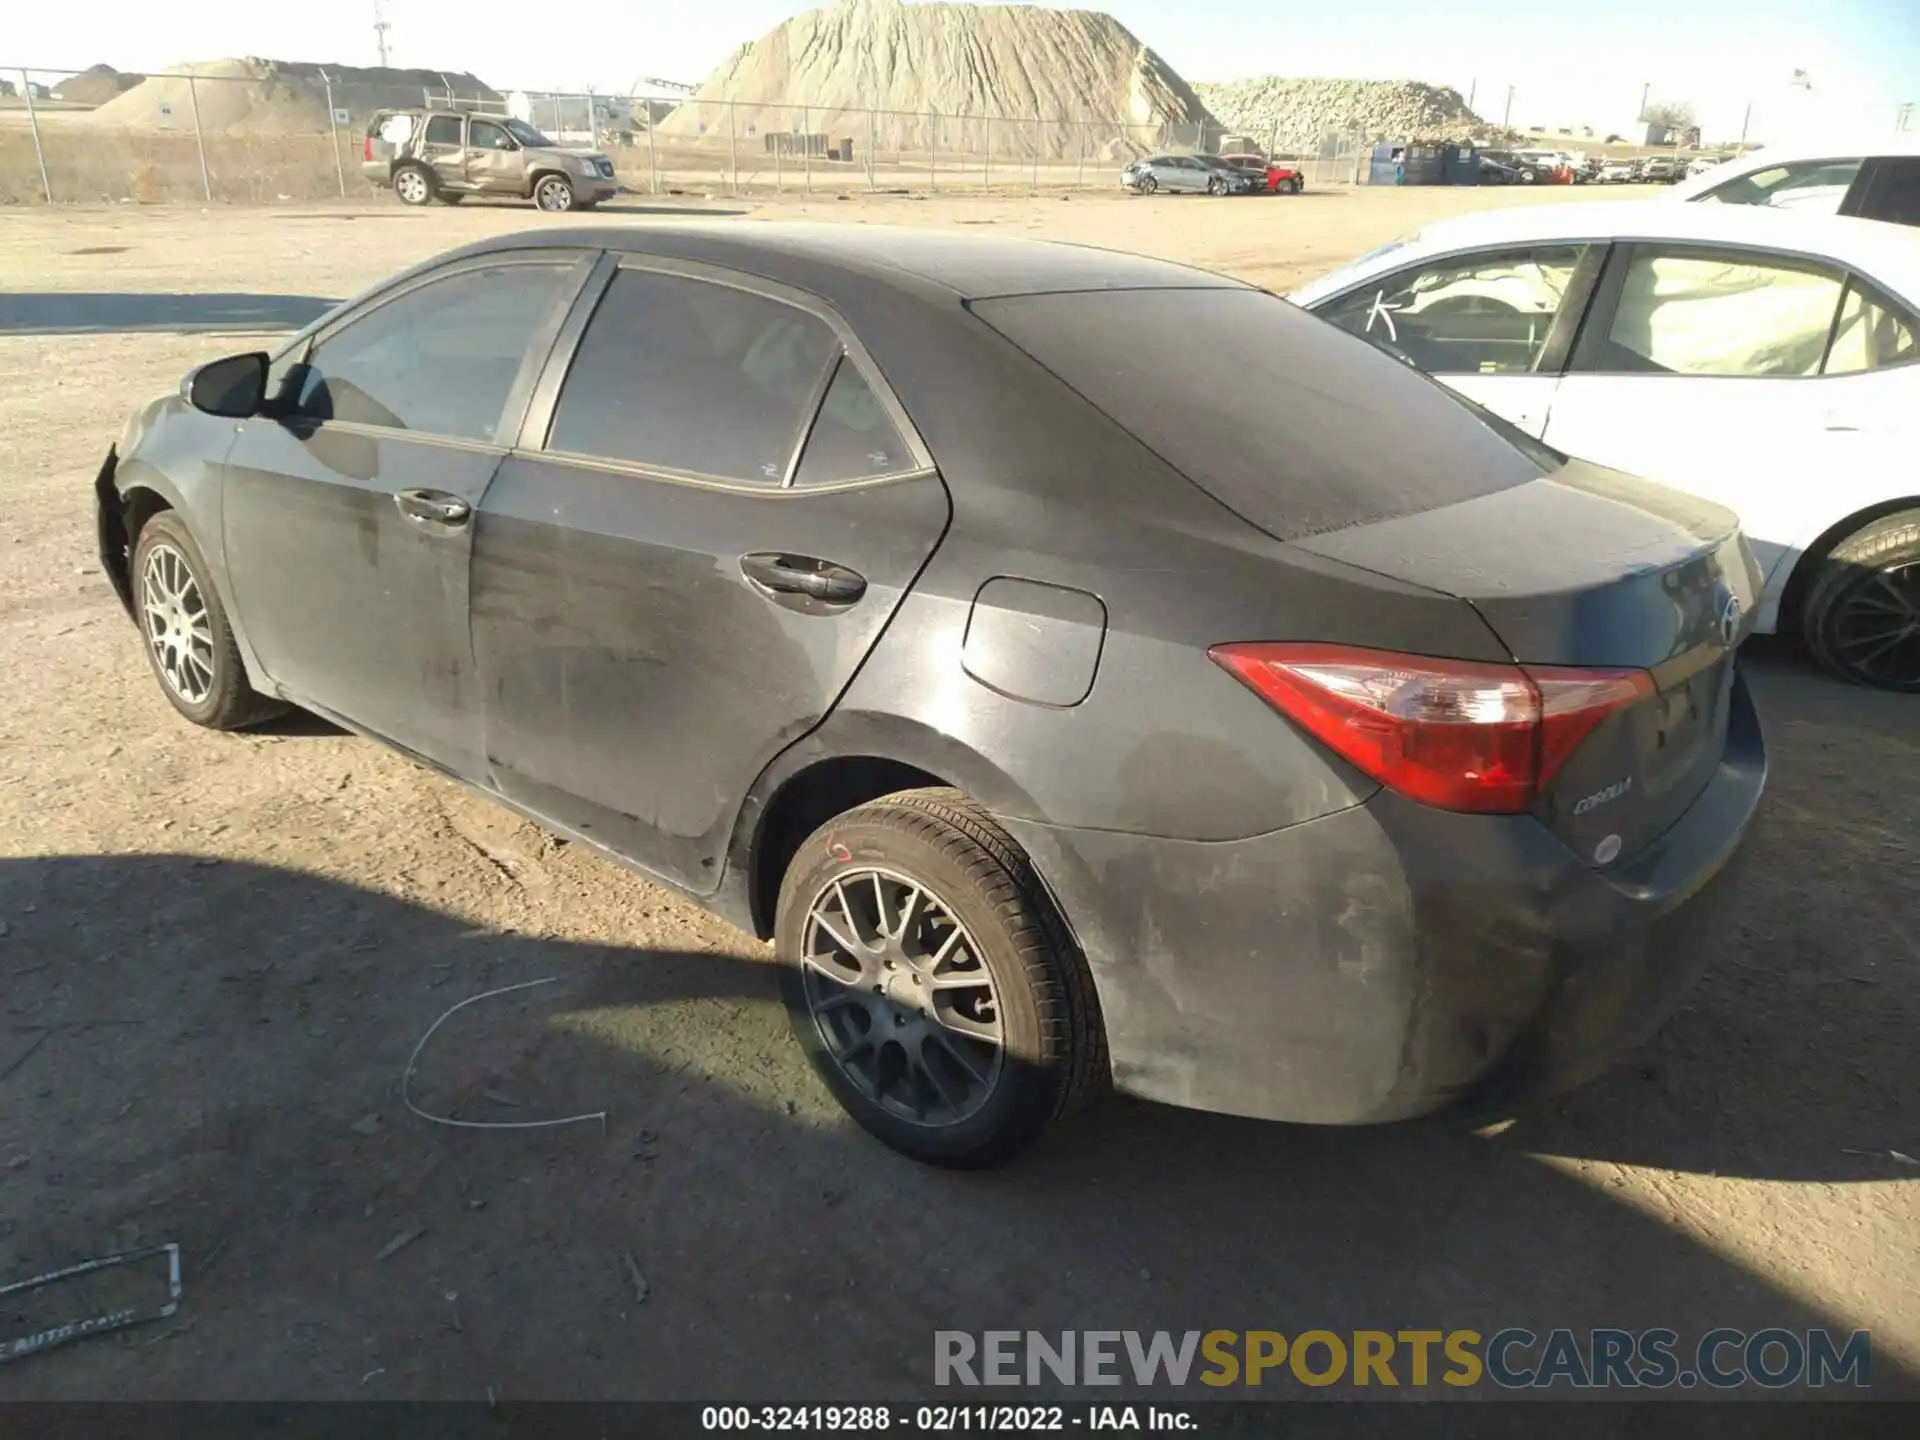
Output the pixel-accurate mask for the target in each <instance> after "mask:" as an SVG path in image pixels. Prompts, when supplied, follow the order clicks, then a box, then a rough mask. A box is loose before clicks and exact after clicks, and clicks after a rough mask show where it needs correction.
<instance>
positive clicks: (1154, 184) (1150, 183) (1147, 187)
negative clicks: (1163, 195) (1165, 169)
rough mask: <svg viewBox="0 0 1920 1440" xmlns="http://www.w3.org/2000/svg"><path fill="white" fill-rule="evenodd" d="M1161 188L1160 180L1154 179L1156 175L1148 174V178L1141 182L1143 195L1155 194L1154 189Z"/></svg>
mask: <svg viewBox="0 0 1920 1440" xmlns="http://www.w3.org/2000/svg"><path fill="white" fill-rule="evenodd" d="M1159 188H1160V182H1159V181H1158V180H1156V179H1154V177H1153V176H1151V175H1149V176H1147V178H1146V179H1144V180H1142V181H1141V182H1140V193H1141V194H1142V195H1151V194H1153V192H1154V191H1156V190H1158V189H1159Z"/></svg>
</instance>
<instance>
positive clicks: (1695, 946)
mask: <svg viewBox="0 0 1920 1440" xmlns="http://www.w3.org/2000/svg"><path fill="white" fill-rule="evenodd" d="M1734 696H1735V699H1734V703H1733V716H1732V720H1731V724H1730V729H1729V735H1728V742H1727V750H1726V754H1725V756H1724V758H1723V760H1722V762H1721V765H1720V768H1719V770H1718V771H1717V772H1716V773H1715V775H1714V777H1713V779H1712V780H1711V781H1710V782H1709V783H1708V785H1707V787H1706V788H1705V789H1704V790H1703V791H1702V792H1701V794H1700V796H1699V798H1698V799H1697V800H1696V801H1695V802H1694V804H1693V806H1692V808H1691V809H1689V810H1688V811H1687V812H1686V813H1685V814H1684V815H1683V816H1682V817H1681V818H1680V820H1679V821H1678V822H1676V823H1675V824H1674V825H1673V826H1672V827H1671V828H1670V829H1669V830H1668V831H1667V832H1666V833H1665V834H1664V835H1662V836H1661V837H1660V838H1659V839H1658V840H1656V841H1654V842H1653V843H1652V844H1650V845H1648V846H1646V847H1645V848H1644V849H1642V850H1641V851H1640V852H1639V853H1638V854H1636V855H1634V856H1633V857H1632V858H1631V859H1630V860H1628V861H1626V862H1623V863H1620V864H1617V865H1615V866H1614V867H1613V868H1612V869H1611V870H1608V871H1605V872H1600V871H1596V870H1594V869H1592V868H1590V867H1588V866H1587V865H1586V864H1584V863H1583V862H1582V861H1581V860H1579V859H1578V858H1577V857H1575V856H1574V855H1573V853H1572V852H1571V851H1569V850H1568V849H1567V848H1566V847H1565V846H1564V845H1563V844H1561V842H1560V841H1559V840H1558V839H1556V838H1555V837H1554V836H1553V835H1551V834H1550V833H1549V832H1548V831H1547V830H1545V829H1544V828H1543V827H1542V826H1541V825H1540V824H1539V823H1538V822H1536V821H1535V820H1533V819H1532V818H1531V817H1528V816H1474V815H1459V814H1450V813H1446V812H1442V811H1437V810H1432V809H1428V808H1426V807H1423V806H1419V805H1416V804H1413V803H1411V802H1409V801H1406V800H1403V799H1401V798H1399V797H1398V796H1395V795H1393V794H1392V793H1390V792H1384V791H1383V792H1381V793H1379V794H1377V795H1375V796H1374V798H1373V799H1372V800H1370V801H1368V802H1367V803H1366V804H1364V805H1359V806H1356V807H1354V808H1352V809H1349V810H1345V811H1341V812H1339V813H1337V814H1334V815H1328V816H1324V817H1322V818H1320V819H1318V820H1314V821H1310V822H1308V823H1306V824H1303V825H1298V826H1294V827H1292V828H1290V829H1286V830H1281V831H1276V832H1273V833H1271V834H1267V835H1262V836H1256V837H1253V838H1251V839H1247V840H1241V841H1235V842H1230V843H1213V844H1208V843H1197V842H1189V841H1177V840H1163V839H1155V838H1150V837H1143V836H1136V835H1123V834H1116V833H1112V832H1104V831H1091V830H1068V829H1061V828H1058V827H1051V826H1046V825H1040V824H1035V823H1032V822H1023V821H1017V820H1015V821H1007V822H1005V823H1006V825H1007V828H1008V830H1009V831H1010V832H1011V833H1012V834H1013V835H1014V836H1015V838H1016V839H1018V840H1019V841H1020V842H1021V843H1022V844H1023V845H1024V846H1025V847H1026V848H1027V851H1028V853H1029V854H1030V855H1032V857H1033V859H1034V861H1035V863H1036V865H1038V867H1039V869H1040V872H1041V874H1042V876H1043V877H1044V878H1045V880H1046V881H1047V884H1048V885H1049V887H1050V888H1051V889H1052V891H1053V893H1054V895H1055V897H1056V899H1057V900H1058V901H1059V903H1060V905H1061V907H1062V909H1063V910H1064V912H1065V913H1066V915H1067V917H1068V919H1069V920H1070V922H1071V923H1072V924H1073V926H1074V928H1075V930H1076V932H1077V934H1078V935H1079V938H1080V941H1081V943H1082V945H1083V946H1084V947H1085V949H1086V952H1087V955H1088V959H1089V961H1090V962H1091V964H1092V967H1093V971H1094V977H1095V980H1096V982H1097V986H1098V990H1099V996H1100V1003H1101V1007H1102V1011H1103V1018H1104V1020H1105V1023H1106V1027H1107V1032H1108V1041H1109V1046H1110V1050H1111V1053H1112V1057H1113V1072H1114V1080H1115V1083H1116V1085H1117V1086H1118V1087H1119V1088H1120V1089H1121V1090H1124V1091H1127V1092H1129V1093H1131V1094H1135V1095H1139V1096H1142V1097H1144V1098H1146V1099H1151V1100H1159V1101H1165V1102H1168V1103H1171V1104H1176V1105H1185V1106H1191V1107H1194V1108H1197V1109H1203V1110H1217V1111H1224V1112H1227V1113H1231V1114H1239V1115H1250V1116H1256V1117H1259V1118H1264V1119H1274V1120H1291V1121H1304V1122H1313V1123H1323V1124H1360V1123H1369V1122H1375V1121H1387V1120H1397V1119H1404V1118H1407V1117H1409V1116H1413V1115H1419V1114H1424V1113H1427V1112H1430V1111H1434V1110H1438V1109H1441V1108H1443V1107H1445V1106H1448V1105H1450V1104H1452V1103H1454V1102H1456V1101H1460V1100H1464V1099H1469V1098H1474V1097H1481V1096H1489V1095H1497V1096H1500V1097H1503V1098H1513V1097H1517V1096H1518V1095H1520V1094H1524V1093H1528V1092H1537V1091H1540V1090H1555V1089H1561V1088H1565V1087H1566V1086H1569V1085H1573V1084H1577V1083H1579V1082H1581V1081H1583V1080H1585V1079H1587V1078H1590V1077H1591V1076H1592V1075H1594V1074H1597V1073H1598V1072H1599V1071H1601V1070H1602V1069H1604V1068H1605V1067H1606V1066H1607V1065H1608V1064H1610V1063H1611V1062H1612V1061H1613V1060H1614V1059H1616V1058H1617V1057H1618V1056H1619V1055H1620V1054H1622V1053H1624V1052H1625V1051H1626V1050H1628V1049H1630V1048H1631V1047H1632V1046H1634V1045H1636V1044H1638V1043H1639V1042H1640V1041H1641V1040H1643V1039H1644V1038H1646V1037H1647V1036H1648V1035H1650V1034H1651V1033H1652V1032H1653V1031H1654V1030H1655V1029H1656V1028H1658V1026H1659V1024H1660V1022H1661V1021H1662V1020H1663V1019H1664V1018H1665V1017H1666V1015H1667V1014H1668V1013H1669V1012H1670V1010H1671V1009H1672V1008H1673V1005H1674V1004H1675V1002H1676V1001H1677V999H1678V997H1679V996H1680V995H1681V994H1682V993H1683V992H1684V991H1685V989H1686V988H1687V986H1688V985H1689V984H1690V983H1691V982H1692V981H1693V979H1694V978H1695V977H1696V976H1697V975H1698V974H1699V972H1700V971H1701V970H1702V969H1704V968H1705V966H1706V964H1707V963H1708V962H1709V960H1710V959H1711V958H1712V957H1713V956H1714V954H1715V953H1716V949H1717V944H1718V942H1719V941H1721V940H1722V939H1723V938H1724V935H1725V930H1724V927H1723V926H1722V924H1721V917H1722V915H1723V912H1724V907H1725V904H1726V902H1727V900H1728V898H1729V894H1730V892H1731V891H1732V890H1733V889H1734V885H1733V884H1732V876H1733V872H1734V869H1735V862H1736V860H1737V859H1738V858H1739V857H1740V855H1741V854H1742V852H1743V847H1744V841H1745V839H1746V837H1747V834H1748V831H1749V828H1750V826H1751V823H1752V821H1753V818H1754V815H1755V814H1756V812H1757V809H1758V806H1759V801H1760V795H1761V792H1762V790H1763V788H1764V786H1765V782H1766V750H1765V742H1764V740H1763V738H1762V735H1761V731H1760V724H1759V720H1758V717H1757V716H1756V715H1755V713H1754V709H1753V704H1752V700H1751V698H1750V697H1749V695H1748V694H1747V689H1746V685H1745V682H1744V681H1738V682H1737V683H1736V684H1735V686H1734Z"/></svg>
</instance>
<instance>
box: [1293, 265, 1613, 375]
mask: <svg viewBox="0 0 1920 1440" xmlns="http://www.w3.org/2000/svg"><path fill="white" fill-rule="evenodd" d="M1581 253H1582V247H1580V246H1578V245H1556V246H1550V247H1543V248H1540V249H1533V250H1510V251H1503V252H1500V253H1497V254H1480V255H1471V256H1466V257H1456V258H1454V259H1450V260H1444V261H1440V262H1437V263H1433V264H1427V265H1422V266H1419V267H1417V268H1415V269H1411V270H1402V271H1400V272H1399V273H1398V274H1396V275H1390V276H1388V277H1386V278H1385V279H1384V280H1381V281H1378V282H1376V283H1375V284H1372V285H1366V286H1362V287H1361V288H1360V289H1358V290H1355V291H1352V292H1350V293H1349V294H1347V295H1344V296H1342V297H1341V298H1339V299H1338V300H1335V301H1334V302H1332V303H1331V304H1329V305H1327V306H1324V307H1323V308H1321V310H1320V311H1319V312H1318V313H1319V314H1320V316H1321V317H1322V318H1324V319H1326V320H1330V321H1332V322H1333V323H1334V324H1335V325H1338V326H1339V327H1340V328H1341V329H1343V330H1346V331H1348V332H1350V333H1352V334H1355V335H1358V336H1359V337H1360V338H1361V339H1363V340H1366V341H1369V342H1371V343H1372V344H1374V345H1377V346H1379V347H1380V348H1381V349H1383V350H1387V351H1390V352H1392V353H1394V354H1398V355H1400V356H1401V357H1402V358H1404V359H1407V360H1410V361H1412V362H1413V363H1414V364H1415V365H1417V366H1418V367H1419V368H1420V369H1422V370H1425V371H1426V372H1427V373H1429V374H1431V375H1511V374H1528V373H1530V372H1531V371H1532V370H1533V368H1534V367H1535V366H1536V365H1537V364H1539V361H1540V356H1541V353H1542V351H1544V350H1545V348H1546V344H1547V336H1548V333H1549V332H1550V331H1551V330H1552V328H1553V322H1554V319H1555V317H1556V316H1558V315H1559V313H1560V309H1561V306H1562V305H1563V304H1565V302H1566V298H1567V291H1568V289H1569V287H1570V286H1571V285H1572V283H1573V276H1574V271H1575V270H1577V269H1578V268H1579V265H1580V256H1581Z"/></svg>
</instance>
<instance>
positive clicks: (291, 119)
mask: <svg viewBox="0 0 1920 1440" xmlns="http://www.w3.org/2000/svg"><path fill="white" fill-rule="evenodd" d="M171 69H172V70H173V71H174V72H175V73H174V74H172V75H165V76H161V75H156V76H153V77H152V78H150V79H148V80H145V81H143V82H142V83H140V84H138V85H136V86H134V87H133V88H132V89H131V90H128V91H127V92H125V93H124V94H122V95H119V96H117V97H115V98H114V99H112V100H109V101H108V102H107V103H106V104H104V105H102V106H101V107H100V108H99V109H98V110H95V111H94V112H93V114H92V116H91V117H90V119H91V120H92V122H93V123H94V124H96V125H112V126H117V127H120V128H122V129H128V130H180V129H191V128H192V127H193V112H194V103H195V100H196V99H197V101H198V105H199V111H200V124H201V127H202V129H204V130H205V131H206V133H208V134H209V135H313V134H324V133H325V132H326V131H327V129H328V127H329V124H330V123H331V117H330V115H329V113H328V108H327V106H328V100H329V99H331V100H332V103H333V107H334V109H337V110H344V111H346V112H347V113H348V116H349V120H348V122H347V123H349V124H352V123H356V122H359V121H362V120H364V119H365V118H366V117H367V116H368V115H370V114H372V113H373V112H374V111H375V110H377V109H380V108H382V107H384V106H393V105H420V104H424V103H426V98H427V97H428V96H433V97H435V98H437V99H440V100H442V101H443V102H444V100H445V99H446V98H447V97H448V96H454V97H457V98H459V99H462V100H473V99H479V100H486V101H489V102H494V103H498V102H499V100H500V96H499V94H498V93H497V92H495V91H494V90H492V89H490V88H489V87H488V86H486V85H483V84H482V83H481V82H480V81H479V80H478V79H476V78H475V77H474V76H472V75H469V74H466V73H465V72H464V71H456V70H396V69H389V68H378V67H376V68H372V69H358V68H355V67H354V66H351V65H315V64H308V63H304V62H298V61H285V60H260V59H254V58H251V57H249V58H247V59H241V60H207V61H202V62H198V63H190V64H184V65H175V66H172V67H171ZM189 75H191V76H192V77H193V81H192V84H191V85H189V82H188V81H187V79H186V78H185V77H187V76H189ZM329 81H331V85H332V93H331V95H330V96H329V93H328V82H329ZM190 91H192V92H196V93H192V94H190V93H189V92H190Z"/></svg>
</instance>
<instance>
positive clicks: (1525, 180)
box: [1520, 170, 1534, 185]
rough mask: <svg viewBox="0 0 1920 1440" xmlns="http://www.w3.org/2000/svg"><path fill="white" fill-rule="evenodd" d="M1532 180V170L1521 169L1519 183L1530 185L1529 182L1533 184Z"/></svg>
mask: <svg viewBox="0 0 1920 1440" xmlns="http://www.w3.org/2000/svg"><path fill="white" fill-rule="evenodd" d="M1533 180H1534V175H1533V171H1531V170H1522V171H1521V172H1520V183H1521V184H1522V185H1531V184H1533Z"/></svg>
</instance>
